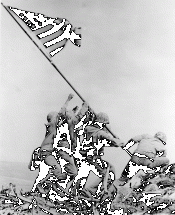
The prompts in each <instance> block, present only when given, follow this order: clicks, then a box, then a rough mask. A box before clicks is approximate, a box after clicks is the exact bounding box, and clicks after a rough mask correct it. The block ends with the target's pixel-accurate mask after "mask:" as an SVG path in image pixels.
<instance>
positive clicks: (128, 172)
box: [115, 132, 169, 186]
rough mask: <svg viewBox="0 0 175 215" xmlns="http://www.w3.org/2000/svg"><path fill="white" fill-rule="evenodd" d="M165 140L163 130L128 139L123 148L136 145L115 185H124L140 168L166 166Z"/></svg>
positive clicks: (156, 169)
mask: <svg viewBox="0 0 175 215" xmlns="http://www.w3.org/2000/svg"><path fill="white" fill-rule="evenodd" d="M166 142H167V138H166V135H165V134H164V133H163V132H157V133H156V134H155V135H154V136H151V135H148V134H143V135H139V136H136V137H134V138H132V139H130V140H129V141H128V143H127V144H126V145H125V146H124V147H122V148H123V149H129V148H130V147H131V146H133V145H134V144H135V143H138V146H137V149H136V150H135V151H134V153H133V155H132V157H131V159H130V160H129V162H128V164H127V165H126V167H125V168H124V170H123V172H122V174H121V176H120V178H119V179H118V180H116V183H115V184H116V186H123V185H125V184H126V183H127V182H128V181H129V180H130V179H131V178H132V177H133V176H134V175H135V174H136V173H137V172H138V171H139V170H140V169H143V170H155V171H160V170H161V168H162V167H165V166H167V165H168V164H169V159H168V158H167V157H166V149H165V145H166Z"/></svg>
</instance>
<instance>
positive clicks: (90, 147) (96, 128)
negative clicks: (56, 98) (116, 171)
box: [69, 112, 124, 193]
mask: <svg viewBox="0 0 175 215" xmlns="http://www.w3.org/2000/svg"><path fill="white" fill-rule="evenodd" d="M108 123H109V117H108V115H107V114H105V113H102V112H101V113H99V114H97V115H96V118H95V119H94V122H93V124H92V125H88V126H86V127H85V129H84V139H83V141H82V146H81V150H80V156H81V164H80V166H79V170H78V175H77V176H76V178H75V180H74V182H73V184H72V185H71V187H70V189H69V190H70V191H71V190H72V189H73V187H74V185H75V184H76V183H77V182H79V187H78V188H77V189H78V190H76V191H75V192H76V193H77V192H81V191H82V190H83V188H84V187H85V184H86V181H87V178H88V176H89V173H90V171H92V172H93V173H94V174H96V175H97V176H98V177H99V178H100V179H99V189H98V191H99V192H100V191H101V187H102V186H103V179H104V177H105V174H106V167H105V165H104V162H103V160H102V159H101V152H103V148H104V147H105V146H109V147H120V146H122V145H123V144H124V142H123V141H122V140H120V139H119V138H118V137H117V138H113V137H111V135H109V134H107V133H106V132H105V131H104V130H103V129H104V127H105V126H106V124H108ZM98 191H97V193H98Z"/></svg>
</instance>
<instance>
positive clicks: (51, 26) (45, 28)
mask: <svg viewBox="0 0 175 215" xmlns="http://www.w3.org/2000/svg"><path fill="white" fill-rule="evenodd" d="M53 27H54V26H53V25H51V24H49V25H46V26H45V27H43V28H40V29H37V30H34V31H33V32H34V34H35V35H36V36H38V35H40V34H42V33H45V32H47V31H49V30H51V29H52V28H53ZM38 38H39V39H40V37H38Z"/></svg>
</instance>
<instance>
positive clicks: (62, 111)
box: [59, 93, 74, 115]
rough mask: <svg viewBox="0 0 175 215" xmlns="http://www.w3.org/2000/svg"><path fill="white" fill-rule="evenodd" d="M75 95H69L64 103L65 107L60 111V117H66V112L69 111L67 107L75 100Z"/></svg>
mask: <svg viewBox="0 0 175 215" xmlns="http://www.w3.org/2000/svg"><path fill="white" fill-rule="evenodd" d="M73 97H74V95H73V94H72V93H70V94H69V96H68V98H67V100H66V102H65V103H64V105H63V106H62V108H61V110H60V111H59V114H60V115H65V112H66V109H67V106H68V104H69V102H70V100H71V99H73Z"/></svg>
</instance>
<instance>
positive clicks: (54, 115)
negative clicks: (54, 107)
mask: <svg viewBox="0 0 175 215" xmlns="http://www.w3.org/2000/svg"><path fill="white" fill-rule="evenodd" d="M57 116H58V112H56V111H52V112H50V113H49V114H48V115H47V121H48V122H51V121H52V120H55V119H56V117H57Z"/></svg>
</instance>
